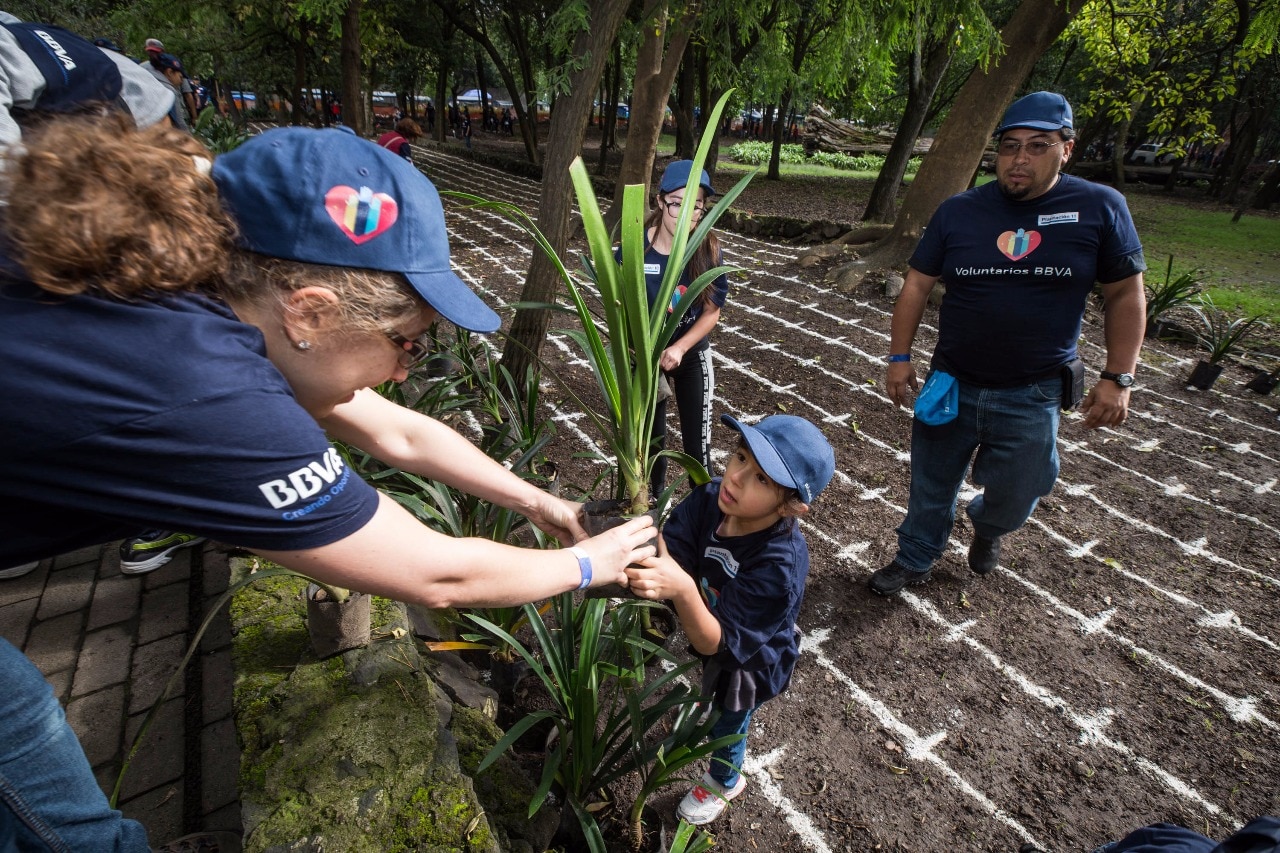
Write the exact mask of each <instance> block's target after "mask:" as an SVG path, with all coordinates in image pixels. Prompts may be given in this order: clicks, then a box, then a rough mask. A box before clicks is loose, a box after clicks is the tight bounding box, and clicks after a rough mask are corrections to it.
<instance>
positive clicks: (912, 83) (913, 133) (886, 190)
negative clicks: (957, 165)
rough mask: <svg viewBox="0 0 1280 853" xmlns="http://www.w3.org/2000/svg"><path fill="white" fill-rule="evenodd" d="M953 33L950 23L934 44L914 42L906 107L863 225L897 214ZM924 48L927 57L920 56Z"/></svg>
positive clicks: (948, 62)
mask: <svg viewBox="0 0 1280 853" xmlns="http://www.w3.org/2000/svg"><path fill="white" fill-rule="evenodd" d="M954 34H955V25H954V24H952V26H951V27H950V28H949V29H948V30H947V34H946V35H945V36H943V37H942V38H941V39H938V40H937V41H934V40H932V39H930V40H929V42H928V44H927V45H924V44H922V41H923V39H922V38H921V39H918V40H917V41H916V49H915V50H914V51H912V58H911V74H910V78H909V83H908V88H907V105H906V108H905V109H904V110H903V112H902V121H900V122H898V132H897V133H895V134H894V136H893V144H891V145H890V146H889V152H888V153H887V154H886V155H885V158H884V165H883V166H881V167H880V174H879V175H877V176H876V182H875V185H874V186H873V187H872V188H871V197H870V198H869V199H868V200H867V209H866V211H865V212H864V213H863V215H862V220H863V221H864V222H892V221H893V220H894V218H895V216H896V214H897V210H898V187H899V186H901V184H902V176H903V175H905V174H906V173H907V164H908V163H910V162H911V155H912V153H913V152H914V151H915V146H916V140H917V139H919V138H920V129H921V128H922V127H924V119H925V116H926V115H928V114H929V104H930V103H932V101H933V96H934V93H936V92H937V91H938V84H940V83H941V82H942V77H943V75H945V74H946V73H947V67H948V66H950V65H951V45H952V43H953V37H954ZM926 49H927V50H928V56H927V57H926V56H924V55H923V54H924V51H925V50H926Z"/></svg>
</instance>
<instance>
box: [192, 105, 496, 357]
mask: <svg viewBox="0 0 1280 853" xmlns="http://www.w3.org/2000/svg"><path fill="white" fill-rule="evenodd" d="M213 178H214V180H215V181H216V182H217V184H218V193H219V195H220V196H221V197H222V200H223V203H224V204H226V206H227V207H228V209H229V210H230V212H231V214H232V216H233V217H234V218H235V220H236V223H237V225H239V228H240V242H241V244H242V245H243V246H244V248H246V249H249V250H251V251H254V252H258V253H259V254H263V255H267V256H269V257H273V258H286V259H288V260H293V261H302V262H303V263H310V264H327V265H329V266H335V267H360V268H363V269H372V270H383V271H385V272H395V273H400V274H401V275H403V276H404V277H405V278H406V279H408V280H409V283H410V284H411V285H412V286H413V289H414V290H415V291H417V293H418V294H419V295H420V296H421V297H422V298H423V299H425V300H426V301H427V302H428V303H429V304H430V305H431V307H432V308H434V309H435V310H437V311H439V312H440V315H441V316H442V317H444V318H445V319H446V320H448V321H449V322H451V323H453V324H454V325H456V326H461V327H462V328H464V329H469V330H470V331H473V332H492V331H495V330H496V329H497V328H498V327H499V326H500V325H501V320H499V318H498V315H497V314H495V313H494V311H493V309H491V308H490V307H489V306H488V305H485V304H484V302H482V301H481V300H480V297H478V296H476V295H475V294H474V293H473V292H472V291H471V288H469V287H467V285H466V284H464V283H463V281H462V279H460V278H458V276H457V275H456V274H455V273H454V272H453V270H452V269H451V268H450V266H449V238H448V235H447V234H446V233H445V227H444V209H443V208H442V207H441V206H440V196H439V194H438V193H437V192H436V188H435V186H433V185H432V183H431V181H429V180H427V177H426V175H423V174H422V173H421V172H419V171H418V170H417V169H416V168H414V167H413V166H412V165H411V164H410V163H409V161H407V160H405V159H404V158H402V157H399V156H397V155H395V154H392V153H391V152H390V151H387V150H386V149H385V148H380V147H378V146H377V145H374V144H373V143H371V142H369V141H367V140H364V139H361V138H360V137H358V136H356V135H355V134H354V133H351V132H350V131H349V130H313V129H311V128H303V127H282V128H277V129H274V130H268V131H267V132H265V133H263V134H261V135H259V136H255V137H254V138H252V139H250V140H249V141H247V142H245V143H244V144H243V145H241V146H240V147H239V148H236V149H235V150H234V151H231V152H230V153H228V154H223V155H222V156H220V157H218V159H217V161H216V162H215V163H214V164H213Z"/></svg>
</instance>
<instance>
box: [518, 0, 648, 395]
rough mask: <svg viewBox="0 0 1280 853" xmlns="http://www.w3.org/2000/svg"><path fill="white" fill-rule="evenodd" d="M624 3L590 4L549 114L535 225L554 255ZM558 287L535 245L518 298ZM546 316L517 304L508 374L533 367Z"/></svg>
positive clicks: (546, 298)
mask: <svg viewBox="0 0 1280 853" xmlns="http://www.w3.org/2000/svg"><path fill="white" fill-rule="evenodd" d="M629 5H630V0H597V2H596V3H594V4H592V7H591V19H590V21H589V23H588V26H587V28H586V29H585V30H583V31H582V32H581V33H579V34H578V36H577V38H575V39H574V44H573V54H574V56H576V57H581V58H582V59H583V63H582V66H581V67H580V68H579V69H578V70H577V71H575V72H573V74H571V75H570V77H569V87H568V92H567V93H566V94H564V95H561V96H560V97H559V98H557V100H556V108H555V111H554V112H553V113H552V115H551V129H550V132H549V134H548V137H547V162H546V165H545V166H544V168H543V170H542V190H541V194H540V196H539V201H538V227H539V228H541V229H542V233H543V234H544V235H545V236H546V238H547V240H548V242H550V244H551V247H552V250H553V251H554V252H555V253H556V254H557V255H562V254H564V250H565V246H566V245H568V242H569V214H570V212H571V211H572V208H573V198H574V194H573V183H572V181H571V180H570V179H569V164H570V163H572V162H573V159H574V158H575V157H577V156H578V154H579V152H581V151H582V142H583V139H584V138H585V137H586V133H587V117H588V116H589V115H590V113H591V93H592V92H594V91H595V90H596V84H598V83H599V82H600V75H601V74H603V73H604V66H605V63H606V62H607V61H608V59H609V46H610V45H611V44H612V43H613V39H614V36H615V35H616V34H617V32H618V27H619V26H620V25H621V23H622V18H623V16H624V15H625V14H626V12H627V7H628V6H629ZM535 106H536V105H535ZM559 290H560V275H559V273H558V272H557V270H556V268H555V265H554V264H553V263H552V262H551V261H550V260H549V259H548V258H547V257H546V256H545V255H544V254H543V253H542V252H539V251H535V252H534V253H533V261H532V263H531V264H530V265H529V277H528V278H527V279H526V280H525V285H524V289H523V291H522V292H521V300H522V301H526V302H555V301H556V295H557V293H558V292H559ZM550 319H551V317H550V312H549V311H547V310H546V309H530V308H522V309H520V310H519V311H517V312H516V316H515V319H514V320H512V322H511V332H510V335H509V338H508V340H507V344H506V346H505V347H504V348H503V351H502V363H503V365H504V366H506V367H508V368H510V370H511V375H512V376H524V375H525V372H526V371H527V370H528V368H529V367H535V368H536V364H537V358H538V354H539V353H540V352H541V351H542V344H543V342H544V341H545V340H546V337H547V325H548V324H549V322H550Z"/></svg>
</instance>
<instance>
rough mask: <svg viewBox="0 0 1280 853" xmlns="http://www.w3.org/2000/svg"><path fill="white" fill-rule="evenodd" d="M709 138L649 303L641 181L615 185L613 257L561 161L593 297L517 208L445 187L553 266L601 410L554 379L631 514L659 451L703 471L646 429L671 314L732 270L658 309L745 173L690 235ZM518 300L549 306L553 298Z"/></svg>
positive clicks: (590, 193) (587, 182)
mask: <svg viewBox="0 0 1280 853" xmlns="http://www.w3.org/2000/svg"><path fill="white" fill-rule="evenodd" d="M730 94H731V92H730V93H726V94H725V95H724V97H722V98H721V99H720V102H719V103H718V104H717V105H716V108H715V109H714V110H713V111H712V114H711V118H710V119H709V120H708V122H707V124H706V126H707V127H718V126H719V124H718V122H719V117H720V113H721V112H722V111H723V110H724V105H725V102H726V101H727V99H728V97H729V95H730ZM711 141H712V136H711V135H710V134H707V135H704V137H703V139H702V141H701V143H700V144H699V146H698V151H697V154H696V156H695V157H694V160H693V168H692V169H691V171H690V173H689V182H688V184H687V185H686V186H685V194H684V201H685V204H684V205H682V206H681V208H680V218H679V221H678V222H677V224H676V229H675V240H674V241H673V244H672V247H671V254H670V260H669V261H668V263H667V268H666V273H665V274H664V276H663V279H662V285H661V287H660V288H659V291H658V294H657V296H656V298H655V299H654V300H653V304H652V306H651V305H650V304H649V298H648V291H647V289H646V286H645V276H644V246H645V240H644V238H645V227H644V218H645V211H646V199H645V195H644V187H643V186H642V185H639V184H634V185H628V186H627V187H625V188H624V190H623V199H622V215H621V218H620V219H619V225H618V227H619V233H620V234H621V241H622V258H623V260H622V261H621V262H619V261H618V260H617V259H616V258H615V256H614V244H613V242H612V240H611V239H610V234H609V229H608V227H607V226H606V225H605V221H604V216H603V215H602V214H601V212H600V205H599V201H598V200H597V198H596V194H595V191H594V189H593V188H592V186H591V179H590V176H589V175H588V174H587V168H586V165H585V164H584V163H583V162H582V158H581V157H579V158H577V159H576V160H574V162H573V164H572V165H571V166H570V168H569V172H570V176H571V178H572V180H573V185H574V191H575V193H576V194H577V197H578V207H579V210H580V212H581V214H582V225H583V229H584V231H585V233H586V238H587V245H588V250H589V251H588V255H587V257H585V258H584V259H583V263H584V272H585V276H586V279H587V280H589V281H591V282H592V283H594V284H595V291H596V294H598V297H597V298H589V297H595V294H590V293H589V292H588V289H587V288H586V287H585V286H584V284H583V282H581V281H579V280H578V279H577V278H575V277H574V276H572V275H570V274H569V272H568V270H567V269H566V268H565V266H564V264H563V262H562V261H561V260H560V259H559V258H558V257H557V255H556V253H555V250H554V248H553V247H552V246H551V245H550V243H549V242H548V241H547V239H546V237H545V236H544V235H543V234H542V233H541V232H540V231H539V230H538V227H537V225H536V224H535V223H534V222H533V220H531V219H530V218H529V217H528V215H526V214H525V213H524V212H523V211H521V210H520V209H519V208H518V207H516V206H515V205H512V204H508V203H505V202H495V201H489V200H487V199H483V198H480V197H479V196H474V195H470V194H467V193H451V195H453V196H454V197H456V198H459V199H462V200H464V201H466V202H467V203H468V204H470V205H472V206H475V207H483V208H486V209H491V210H495V211H498V212H501V213H503V214H504V215H506V216H508V217H509V218H511V219H512V220H513V221H515V222H516V223H517V224H519V225H520V226H521V227H522V228H523V229H524V230H525V231H526V232H527V233H528V234H529V235H530V236H531V237H532V238H533V239H534V242H535V243H536V244H537V245H538V246H539V248H541V249H542V250H543V251H544V252H545V253H546V254H547V256H548V258H549V259H550V260H551V262H552V263H553V264H554V265H555V266H556V268H557V269H558V270H559V272H560V275H561V278H562V279H563V281H564V283H565V286H566V289H567V290H568V293H569V298H570V300H571V302H572V304H573V310H574V311H576V313H577V315H578V319H579V321H580V323H581V328H577V329H570V330H568V331H567V332H566V334H568V335H569V337H570V338H572V339H573V340H574V342H575V343H577V344H578V346H579V347H580V348H581V350H582V352H583V356H584V357H585V359H586V360H587V363H588V364H589V365H590V368H591V373H592V375H593V376H594V378H595V380H596V384H597V385H598V387H599V390H600V395H601V399H602V400H603V401H604V406H603V410H601V411H597V410H594V409H592V408H591V407H589V406H587V405H586V404H585V403H584V402H583V401H582V399H581V397H580V396H579V395H578V394H577V393H575V391H574V389H573V388H572V386H570V385H569V384H567V383H563V382H562V383H561V385H562V386H563V387H564V388H565V390H566V392H567V393H569V394H570V395H571V396H573V397H574V399H575V400H576V401H577V402H578V403H579V404H581V406H582V408H583V410H584V411H585V412H586V413H587V415H588V417H589V418H590V419H591V420H592V422H593V423H594V424H595V425H596V427H597V429H598V431H599V433H600V435H601V437H602V439H603V443H604V445H605V448H606V449H607V450H608V452H609V453H611V454H612V456H613V459H614V464H615V465H616V467H617V472H618V479H617V493H616V495H615V497H617V498H618V499H620V500H623V501H625V503H626V510H625V512H626V513H627V514H631V515H639V514H641V513H644V512H647V511H649V509H650V498H651V496H650V494H649V476H650V473H651V471H652V468H653V463H654V461H655V460H656V459H657V458H658V457H659V456H660V455H661V456H666V457H667V458H670V459H672V460H674V461H675V462H676V463H677V464H679V465H680V466H681V467H682V468H684V469H685V471H687V472H689V474H690V476H691V477H692V478H693V480H694V482H698V483H701V482H706V481H707V479H708V475H707V472H706V471H705V470H704V469H703V467H702V465H701V464H700V463H699V462H698V461H697V460H696V459H694V458H693V457H691V456H688V455H687V454H685V453H681V452H679V451H675V450H663V451H660V452H657V451H655V450H654V449H653V444H652V438H653V419H654V411H655V408H656V405H657V399H658V383H659V379H660V377H661V373H662V372H661V369H660V368H659V366H658V364H659V359H660V358H661V356H662V351H663V350H664V349H665V348H666V345H667V343H668V342H669V341H670V340H671V335H672V334H673V333H674V332H675V329H676V326H677V325H678V324H679V322H680V318H681V317H683V316H684V313H685V311H687V310H688V308H689V306H690V305H692V304H694V303H695V302H696V301H697V299H698V297H699V296H700V295H701V293H702V291H703V290H704V289H705V288H706V287H707V286H708V285H710V284H711V282H712V281H714V280H715V279H716V278H717V277H719V276H721V275H723V274H726V273H730V272H734V271H735V270H734V268H731V267H727V266H717V267H715V268H713V269H709V270H707V271H706V272H704V273H703V274H702V275H700V276H698V277H697V278H696V279H694V280H693V281H692V282H691V283H690V284H689V286H688V287H687V289H686V291H685V293H684V294H683V295H682V296H681V298H680V301H679V302H678V303H677V304H676V306H675V309H674V310H672V311H670V312H668V310H667V308H668V306H670V305H671V298H672V295H673V294H674V293H675V290H676V287H677V285H678V284H679V282H680V278H681V276H682V275H683V274H684V271H685V268H686V267H687V266H688V264H689V261H690V260H691V259H692V257H693V254H694V252H695V251H696V249H697V247H698V246H699V245H701V244H702V242H703V241H704V240H705V239H706V238H707V234H708V233H709V232H710V231H711V229H712V228H713V227H714V225H715V223H716V221H717V220H718V219H719V218H720V216H721V215H723V214H724V213H725V212H726V211H727V210H728V209H729V205H730V204H732V203H733V200H734V199H736V198H737V197H738V195H739V194H740V193H741V192H742V191H743V190H744V189H745V188H746V186H747V184H748V183H749V182H750V180H751V178H752V177H753V176H754V173H752V174H748V175H746V176H745V177H743V179H742V180H741V181H739V182H738V183H737V185H736V186H734V187H733V189H731V190H730V191H729V192H728V193H726V194H725V195H724V196H723V197H721V198H720V200H719V201H717V202H716V204H715V205H714V206H713V207H711V208H710V209H709V210H708V211H707V212H706V214H705V215H704V216H703V218H702V221H701V222H700V223H699V225H698V227H697V228H696V229H695V230H694V231H693V233H692V234H690V233H689V223H690V222H691V221H692V217H693V204H692V203H690V200H691V199H696V198H697V189H698V185H699V176H700V174H701V172H702V164H703V163H704V162H706V158H707V153H708V151H709V150H710V148H711ZM593 302H595V303H596V304H598V306H599V321H597V316H596V314H595V313H593V310H592V307H593ZM525 307H540V308H553V309H556V308H560V307H561V306H558V305H526V306H525ZM601 327H603V329H602V328H601ZM673 488H674V487H673ZM672 491H673V489H668V490H667V492H666V493H665V494H664V496H652V497H654V498H658V503H659V504H660V505H661V504H662V503H663V502H664V498H669V496H670V494H671V492H672ZM660 508H661V506H660Z"/></svg>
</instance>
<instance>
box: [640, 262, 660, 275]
mask: <svg viewBox="0 0 1280 853" xmlns="http://www.w3.org/2000/svg"><path fill="white" fill-rule="evenodd" d="M661 272H662V264H645V265H644V274H645V275H658V274H660V273H661Z"/></svg>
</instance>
